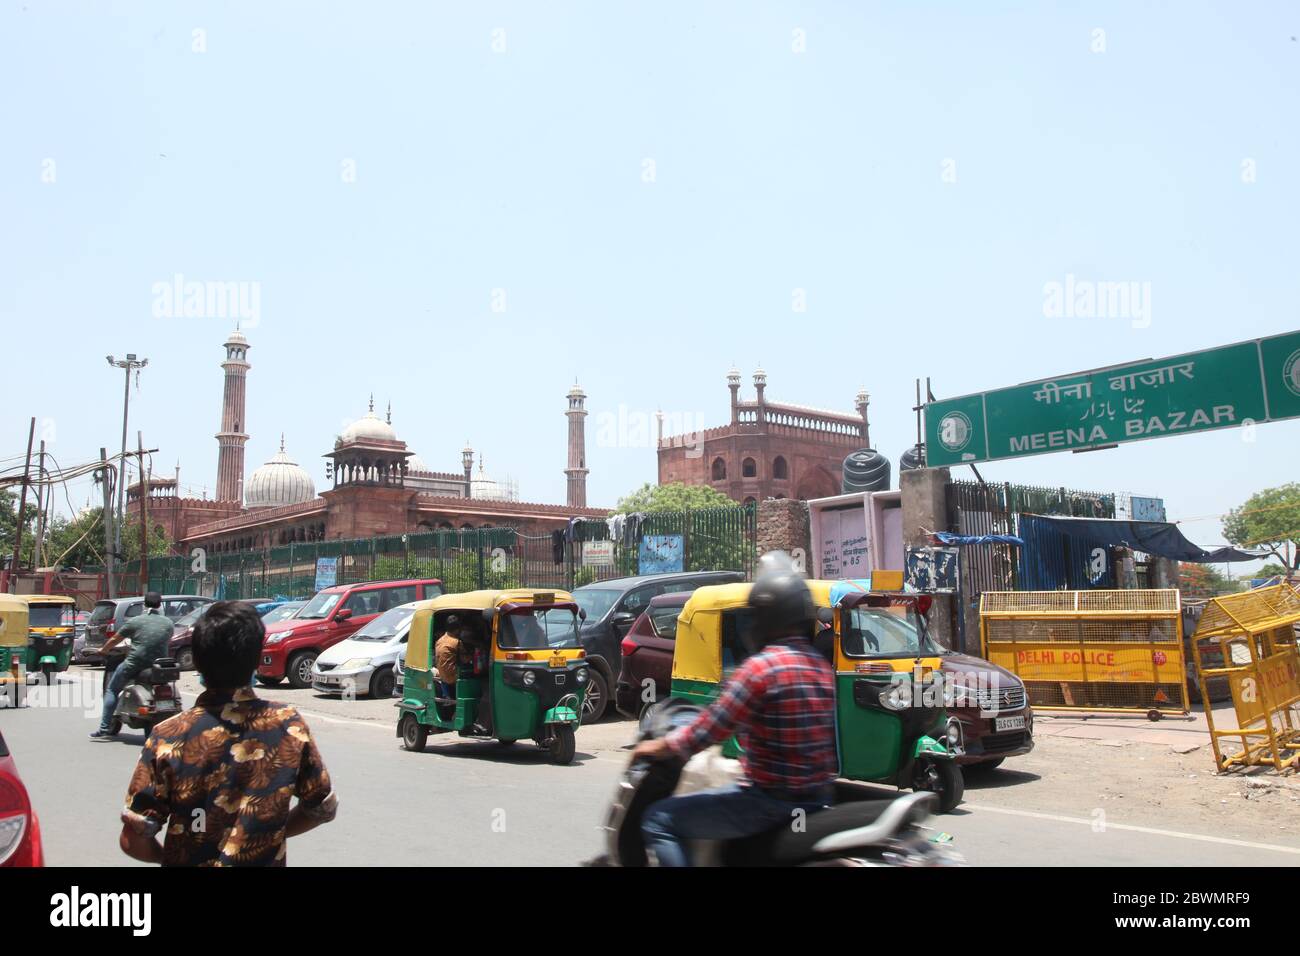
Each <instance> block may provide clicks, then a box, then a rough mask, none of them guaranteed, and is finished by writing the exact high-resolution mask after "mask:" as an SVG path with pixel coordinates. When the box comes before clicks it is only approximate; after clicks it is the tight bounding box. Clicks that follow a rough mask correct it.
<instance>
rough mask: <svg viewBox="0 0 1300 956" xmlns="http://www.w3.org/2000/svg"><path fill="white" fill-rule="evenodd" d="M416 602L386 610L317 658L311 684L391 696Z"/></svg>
mask: <svg viewBox="0 0 1300 956" xmlns="http://www.w3.org/2000/svg"><path fill="white" fill-rule="evenodd" d="M414 615H415V604H414V603H412V604H403V605H401V606H400V607H395V608H393V609H392V610H391V611H385V612H384V613H383V614H381V615H379V617H377V618H375V619H374V620H373V621H371V622H370V623H369V624H367V625H366V626H365V627H363V628H361V630H359V631H357V632H356V633H355V634H353V635H352V636H351V637H349V638H348V639H347V640H346V641H339V642H338V643H337V644H335V645H334V646H333V647H331V648H330V649H329V650H327V651H325V652H324V653H322V654H321V655H320V656H319V657H317V658H316V664H315V666H313V667H312V670H311V686H312V688H313V689H314V690H316V691H317V692H318V693H321V694H369V695H370V696H371V697H392V696H393V686H394V684H395V678H394V676H393V665H394V664H395V663H396V661H397V656H398V654H400V653H402V652H403V651H405V650H406V636H407V634H408V633H410V630H411V618H412V617H413V616H414Z"/></svg>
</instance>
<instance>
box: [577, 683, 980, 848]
mask: <svg viewBox="0 0 1300 956" xmlns="http://www.w3.org/2000/svg"><path fill="white" fill-rule="evenodd" d="M699 713H700V708H699V707H696V706H694V705H692V704H688V703H685V702H683V701H679V700H673V699H669V700H667V701H665V702H663V703H661V704H658V705H655V706H654V707H651V708H650V709H649V710H648V711H647V712H646V714H645V715H644V716H643V717H642V720H641V724H640V732H639V734H638V740H639V741H640V740H652V739H658V738H660V737H663V736H665V735H666V734H667V733H669V732H671V731H672V730H675V729H676V728H678V727H684V726H687V725H689V724H690V723H691V722H692V721H693V720H694V719H695V718H696V717H697V716H698V715H699ZM739 774H740V767H739V761H737V760H733V759H731V758H727V757H722V756H720V755H719V754H717V753H714V752H711V751H705V752H704V753H700V754H696V755H695V756H694V757H692V758H691V759H690V760H689V761H685V762H683V761H681V760H673V759H665V760H655V761H649V760H643V759H639V758H634V759H633V760H632V761H631V762H630V763H629V764H628V766H627V768H626V770H625V771H624V772H623V776H622V777H621V779H620V780H619V784H618V789H617V790H616V791H615V793H614V799H613V801H612V803H611V804H610V807H609V811H608V813H607V815H606V819H605V822H604V824H603V826H602V827H601V829H602V831H603V833H604V837H605V853H604V854H603V855H602V856H600V857H597V858H596V859H595V860H591V861H589V863H588V865H591V866H647V865H649V863H650V860H649V855H648V854H647V852H646V847H645V843H644V841H643V838H642V835H641V820H642V818H643V817H644V816H645V812H646V809H647V808H648V807H649V806H650V805H651V804H653V803H655V802H656V801H658V800H662V799H663V798H665V797H668V796H677V795H681V794H684V793H692V792H695V791H697V790H704V789H708V788H711V787H717V786H721V785H724V784H726V783H730V782H733V781H734V780H735V779H737V778H738V776H739ZM937 806H938V800H937V798H936V797H935V795H934V794H932V793H925V792H921V793H908V794H904V795H901V796H898V797H896V798H894V799H890V800H864V801H853V802H848V803H838V804H836V805H834V806H832V807H828V808H827V809H825V810H820V811H817V812H815V813H810V814H808V815H807V816H806V817H805V818H803V820H802V821H801V825H800V826H792V825H791V824H788V823H783V824H781V825H779V826H776V827H773V828H772V829H771V830H767V831H765V832H763V833H759V834H756V835H754V836H749V837H743V838H741V839H738V840H697V841H694V842H693V843H692V845H691V847H690V852H691V859H692V861H693V862H695V864H696V865H703V866H854V867H862V866H962V865H964V864H965V860H964V859H963V858H962V856H961V854H959V853H957V852H956V851H955V850H954V849H953V848H952V847H951V846H950V845H949V840H950V838H949V837H947V835H946V834H937V833H935V832H934V831H932V830H930V829H929V828H928V827H926V826H924V825H923V824H924V822H925V821H926V820H927V819H928V818H929V817H930V816H931V815H932V814H933V813H934V812H935V811H936V809H937Z"/></svg>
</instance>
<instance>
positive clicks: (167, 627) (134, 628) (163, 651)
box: [90, 591, 173, 740]
mask: <svg viewBox="0 0 1300 956" xmlns="http://www.w3.org/2000/svg"><path fill="white" fill-rule="evenodd" d="M161 607H162V595H161V594H159V593H158V592H157V591H150V592H149V593H148V594H146V595H145V596H144V608H145V610H144V613H143V614H140V615H138V616H137V617H133V618H131V620H129V621H127V622H126V624H124V625H122V629H121V630H120V631H118V632H117V633H116V634H114V635H113V636H112V637H110V638H109V639H108V640H107V641H105V642H104V648H103V651H102V654H103V656H104V660H105V662H107V661H108V656H109V653H110V652H111V651H112V650H113V648H115V647H117V645H119V644H121V643H122V642H123V641H125V640H127V639H130V641H131V650H130V652H129V653H128V654H127V656H126V660H124V661H123V662H122V663H121V664H118V665H117V668H116V669H115V670H114V671H113V676H112V677H111V678H109V680H108V681H107V682H106V683H105V685H104V713H103V716H102V717H101V718H100V722H99V729H98V730H96V731H95V732H94V733H92V734H91V735H90V739H91V740H110V739H112V738H113V737H115V736H117V735H116V734H115V733H114V732H113V729H112V728H113V708H114V707H116V706H117V695H118V694H120V693H122V691H123V690H125V689H126V686H127V684H129V683H131V681H132V680H133V679H134V678H135V677H136V675H138V674H139V673H140V672H141V671H143V670H145V669H146V668H148V667H152V666H153V662H154V661H156V660H157V659H158V658H160V657H166V656H167V642H168V641H169V640H170V639H171V636H172V630H173V628H172V622H171V620H170V619H168V618H166V617H164V616H163V615H162V613H161V612H160V611H159V608H161ZM104 666H105V667H107V666H108V665H107V663H105V665H104Z"/></svg>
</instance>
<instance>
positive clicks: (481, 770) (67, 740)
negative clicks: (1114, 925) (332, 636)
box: [0, 668, 1300, 866]
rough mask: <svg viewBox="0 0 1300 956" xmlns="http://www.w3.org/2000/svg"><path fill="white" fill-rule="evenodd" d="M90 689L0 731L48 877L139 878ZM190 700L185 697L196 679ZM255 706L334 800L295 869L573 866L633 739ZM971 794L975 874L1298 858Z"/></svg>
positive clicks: (966, 832) (340, 708)
mask: <svg viewBox="0 0 1300 956" xmlns="http://www.w3.org/2000/svg"><path fill="white" fill-rule="evenodd" d="M99 681H100V672H99V671H97V670H90V669H82V668H73V669H72V670H71V671H69V672H68V673H67V674H65V675H63V677H62V681H61V684H60V688H59V690H60V697H59V700H57V701H55V700H51V699H50V698H49V697H48V696H47V697H46V699H44V700H40V699H33V706H30V707H27V708H24V709H22V710H12V709H10V710H0V731H2V732H3V733H4V736H5V740H6V742H7V743H8V744H9V747H10V749H11V751H12V752H13V756H14V759H15V760H16V761H17V763H18V766H19V770H20V772H21V773H22V776H23V779H24V781H25V783H26V784H27V786H28V788H29V790H30V791H31V795H32V799H33V802H34V804H35V806H36V808H37V812H38V814H39V815H40V818H41V826H42V830H43V834H44V838H45V850H46V857H47V861H48V863H49V864H50V865H52V866H58V865H69V864H75V865H88V866H128V865H137V864H135V863H134V862H133V861H132V860H130V859H128V858H127V857H125V856H123V855H122V854H121V852H120V851H119V850H118V848H117V834H118V831H119V829H120V824H119V820H118V816H117V814H118V812H119V809H120V807H121V803H122V798H123V794H124V792H125V789H126V784H127V781H128V779H129V778H130V775H131V771H132V768H133V766H134V763H135V760H136V759H137V757H138V755H139V748H140V744H141V743H142V742H143V737H142V735H140V734H139V733H138V732H130V731H128V732H125V733H124V734H122V736H121V738H120V739H119V740H118V741H116V742H112V743H94V742H91V741H89V740H87V739H86V734H88V733H89V732H90V731H91V730H92V729H93V728H94V726H95V722H96V720H97V716H96V715H95V714H94V713H92V712H90V710H89V709H88V707H87V701H88V700H89V699H91V698H93V694H90V693H83V692H84V691H91V690H93V688H94V687H95V686H97V685H98V683H99ZM183 689H185V690H186V691H187V693H186V698H187V702H188V701H190V700H192V699H193V696H194V691H196V690H197V685H196V684H195V683H194V679H193V676H192V675H186V679H185V684H184V688H183ZM260 693H261V694H262V695H263V696H268V697H271V698H273V699H277V700H284V701H288V702H291V703H293V704H294V705H295V706H297V707H298V708H299V709H300V710H301V711H302V712H303V714H304V716H306V718H307V721H308V723H309V724H310V726H311V728H312V732H313V733H314V734H315V736H316V739H317V741H318V743H319V746H320V748H321V751H322V753H323V755H324V757H325V761H326V763H327V765H328V767H329V769H330V773H331V775H332V776H333V778H334V785H335V789H336V792H337V793H338V795H339V800H340V806H339V814H338V817H337V819H336V820H335V821H334V822H333V823H331V824H329V825H327V826H324V827H321V828H320V829H318V830H316V831H313V832H312V833H309V834H306V835H305V836H302V837H298V838H295V839H294V840H292V841H291V842H290V845H289V859H290V863H291V864H294V865H313V866H344V865H346V866H384V865H438V864H456V865H483V866H500V865H514V866H568V865H574V864H578V863H580V862H582V861H583V860H586V859H589V858H591V857H592V856H594V855H596V854H597V853H599V852H600V850H601V846H600V838H599V834H598V831H597V827H598V825H599V822H600V819H601V816H602V814H603V811H604V807H605V802H606V800H607V799H608V797H609V795H610V794H611V793H612V791H613V788H614V786H615V783H616V781H617V777H618V774H619V772H620V770H621V769H622V767H623V765H624V763H625V762H626V753H625V751H624V749H623V748H624V747H625V746H626V745H627V744H628V743H629V742H630V739H631V735H632V732H633V729H634V725H633V724H632V723H631V722H630V721H619V720H614V721H611V720H606V721H605V722H603V723H601V724H597V725H594V726H587V727H583V728H582V729H581V730H580V731H579V732H578V754H577V758H576V759H575V761H574V763H573V764H572V765H570V766H567V767H557V766H553V765H552V764H550V763H549V762H548V761H547V759H546V755H545V754H544V753H543V752H542V751H540V750H538V749H537V748H536V747H535V746H533V745H531V744H528V743H527V742H520V743H519V744H516V745H515V746H514V747H512V748H509V749H507V748H504V747H501V746H500V745H497V744H494V743H479V742H474V741H466V740H461V739H459V738H456V737H454V736H450V735H443V736H440V737H433V738H430V743H429V748H428V751H427V752H426V753H423V754H413V753H407V752H405V751H403V750H402V749H401V748H400V746H399V743H398V740H397V738H396V736H395V733H394V725H395V724H394V715H395V711H394V710H393V708H392V705H391V703H390V702H389V701H370V700H366V699H361V700H355V701H338V700H326V699H323V698H320V697H318V696H317V695H315V694H314V693H313V692H312V691H310V690H298V691H295V690H291V689H289V688H287V687H281V688H275V689H274V690H270V691H268V690H261V691H260ZM91 702H92V703H93V700H92V701H91ZM980 786H981V785H980V784H979V783H978V782H975V781H972V782H971V783H970V784H969V785H968V790H967V802H966V803H965V804H964V805H963V806H962V807H960V808H959V809H958V812H956V813H953V814H949V815H948V816H945V817H943V818H941V819H940V820H939V821H937V822H936V826H937V827H938V828H940V829H943V830H945V831H947V832H948V833H951V834H952V835H953V837H954V841H955V846H956V847H957V849H959V850H960V851H961V852H962V853H963V855H964V856H965V857H966V858H967V860H968V861H969V862H970V863H972V864H975V865H988V866H1008V865H1010V866H1014V865H1029V864H1034V865H1061V866H1130V865H1162V866H1205V865H1226V866H1262V865H1283V866H1294V865H1297V864H1300V848H1296V847H1288V846H1281V845H1276V844H1271V843H1262V842H1254V841H1243V840H1232V839H1227V838H1222V837H1219V836H1217V835H1216V834H1214V833H1189V832H1180V831H1176V830H1172V829H1170V830H1165V829H1162V828H1155V827H1149V826H1136V825H1132V824H1128V823H1125V821H1124V820H1122V819H1120V818H1118V816H1117V815H1116V814H1114V813H1112V814H1110V815H1109V816H1108V818H1107V822H1106V826H1105V827H1104V828H1103V829H1101V830H1100V832H1098V830H1097V828H1096V827H1095V826H1094V821H1093V820H1092V819H1089V818H1087V817H1084V816H1073V815H1070V814H1066V813H1058V812H1054V810H1053V808H1052V807H1049V806H1035V805H1034V800H1033V796H1032V790H1031V789H1029V788H1028V787H1027V788H1026V790H1025V794H1026V797H1025V800H1024V801H1023V806H1020V805H1018V806H1015V807H1008V806H1006V805H1005V800H1004V801H1002V802H1003V804H1004V805H1000V806H992V805H987V804H983V803H981V800H980V789H979V788H980ZM859 792H860V793H861V794H862V795H864V796H868V797H872V798H875V797H884V796H887V795H888V794H889V793H892V791H891V790H889V789H887V788H874V787H864V788H861V790H860V791H859Z"/></svg>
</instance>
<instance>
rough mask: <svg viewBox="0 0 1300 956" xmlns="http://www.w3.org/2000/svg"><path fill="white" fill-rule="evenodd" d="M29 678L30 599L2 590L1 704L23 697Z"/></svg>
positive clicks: (9, 704)
mask: <svg viewBox="0 0 1300 956" xmlns="http://www.w3.org/2000/svg"><path fill="white" fill-rule="evenodd" d="M26 680H27V602H26V601H24V600H23V599H22V598H18V597H14V596H13V595H12V594H0V707H17V706H19V705H20V704H21V703H22V701H23V690H24V689H23V685H24V684H25V683H26Z"/></svg>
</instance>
